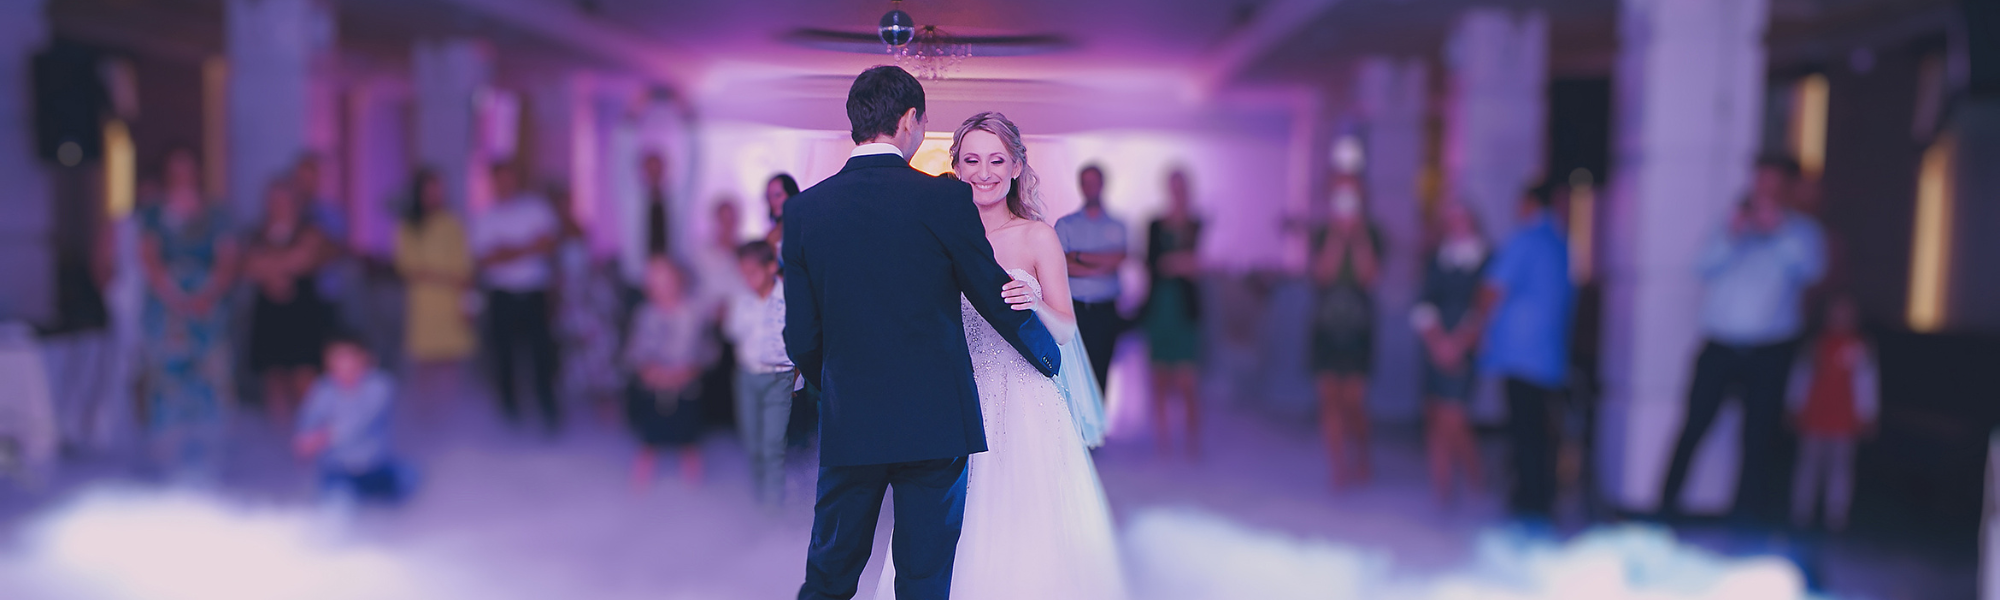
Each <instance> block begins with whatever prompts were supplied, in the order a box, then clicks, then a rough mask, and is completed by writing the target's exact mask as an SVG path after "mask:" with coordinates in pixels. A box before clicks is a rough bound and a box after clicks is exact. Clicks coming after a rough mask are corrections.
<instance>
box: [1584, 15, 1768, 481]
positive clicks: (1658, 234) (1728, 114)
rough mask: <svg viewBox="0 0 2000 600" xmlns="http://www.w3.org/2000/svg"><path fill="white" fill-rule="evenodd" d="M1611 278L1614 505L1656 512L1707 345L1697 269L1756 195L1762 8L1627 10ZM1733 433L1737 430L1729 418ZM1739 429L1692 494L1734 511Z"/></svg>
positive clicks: (1607, 354) (1608, 325) (1703, 467)
mask: <svg viewBox="0 0 2000 600" xmlns="http://www.w3.org/2000/svg"><path fill="white" fill-rule="evenodd" d="M1622 10H1623V12H1622V14H1621V15H1620V38H1621V45H1622V49H1621V54H1620V56H1619V59H1618V65H1617V72H1616V74H1615V83H1614V85H1615V86H1616V87H1615V89H1614V92H1613V93H1614V102H1615V103H1616V108H1615V109H1614V115H1616V116H1615V122H1614V124H1613V129H1614V136H1616V137H1615V138H1614V144H1615V145H1614V151H1613V153H1612V155H1613V161H1614V164H1613V166H1612V168H1611V182H1610V183H1611V186H1610V187H1611V189H1610V203H1609V205H1608V206H1607V207H1606V208H1607V209H1608V214H1607V215H1606V217H1607V218H1606V223H1607V227H1608V229H1609V232H1608V235H1606V236H1604V237H1603V239H1604V241H1605V242H1606V247H1605V251H1606V257H1605V258H1606V259H1607V260H1606V263H1605V265H1604V267H1605V268H1604V270H1603V277H1604V280H1603V281H1604V289H1605V304H1604V311H1605V312H1604V326H1605V329H1604V339H1603V344H1604V347H1603V355H1604V362H1603V373H1602V375H1603V383H1604V405H1603V406H1604V408H1603V410H1602V416H1603V419H1604V420H1603V421H1601V422H1600V427H1601V428H1602V431H1603V435H1601V436H1600V447H1601V448H1603V449H1605V451H1606V453H1607V454H1615V455H1614V456H1608V457H1606V458H1609V459H1610V460H1607V461H1605V462H1606V464H1608V465H1610V467H1609V469H1610V470H1614V471H1618V472H1613V473H1605V474H1604V475H1605V476H1606V477H1605V479H1606V481H1608V482H1610V485H1611V486H1612V487H1613V489H1611V490H1606V491H1607V492H1609V493H1610V497H1611V500H1612V501H1613V502H1614V503H1615V504H1617V505H1618V506H1620V507H1621V508H1624V509H1627V510H1637V511H1648V510H1652V509H1653V508H1655V507H1656V502H1657V500H1658V498H1657V496H1658V495H1659V487H1660V483H1661V479H1662V478H1663V477H1664V475H1665V473H1666V468H1667V462H1668V460H1669V459H1670V458H1671V455H1672V452H1673V444H1674V438H1675V436H1676V434H1677V433H1678V432H1679V431H1680V424H1681V421H1682V418H1683V416H1684V412H1685V411H1684V407H1685V404H1686V393H1687V386H1688V381H1689V379H1690V376H1691V375H1692V371H1693V364H1694V355H1695V352H1696V350H1697V345H1698V344H1699V343H1700V337H1701V333H1700V330H1701V327H1700V314H1699V309H1698V307H1699V305H1700V302H1699V300H1700V294H1701V290H1702V285H1701V281H1700V280H1699V279H1698V278H1697V276H1696V274H1695V259H1696V256H1697V254H1698V250H1699V248H1700V246H1701V243H1702V241H1703V240H1705V239H1707V236H1709V235H1711V234H1713V233H1714V231H1715V230H1716V228H1718V227H1721V226H1723V224H1724V223H1725V221H1726V220H1727V217H1728V213H1729V210H1730V208H1731V207H1732V206H1733V205H1734V203H1735V201H1736V199H1737V198H1740V197H1741V195H1742V194H1743V193H1744V191H1745V190H1747V189H1748V183H1749V180H1750V175H1751V169H1752V166H1753V165H1752V163H1753V162H1754V160H1755V158H1756V152H1757V146H1758V137H1759V136H1758V132H1759V131H1761V129H1760V127H1759V123H1760V118H1761V114H1760V112H1759V110H1758V108H1759V106H1760V105H1761V102H1762V97H1763V88H1764V60H1765V59H1764V46H1763V41H1762V40H1763V36H1764V27H1765V22H1766V19H1767V16H1768V13H1767V11H1768V9H1767V8H1766V3H1765V0H1624V2H1623V7H1622ZM1723 420H1724V421H1727V420H1728V417H1727V416H1725V418H1724V419H1723ZM1736 435H1737V434H1736V433H1735V430H1734V429H1733V428H1732V427H1730V426H1728V424H1727V423H1724V422H1720V421H1719V422H1718V424H1717V427H1716V428H1714V429H1711V431H1710V433H1709V437H1708V442H1709V444H1708V447H1706V448H1705V449H1704V450H1703V452H1702V454H1701V456H1699V457H1698V458H1697V462H1696V464H1695V465H1694V470H1693V472H1691V473H1690V476H1689V486H1688V487H1689V489H1688V490H1686V494H1687V496H1686V498H1687V499H1688V501H1689V504H1688V505H1687V506H1688V508H1689V510H1691V511H1696V512H1700V511H1714V510H1717V509H1726V508H1727V507H1728V503H1729V498H1730V496H1731V494H1732V493H1733V483H1731V482H1732V481H1733V479H1734V477H1733V470H1734V467H1733V465H1734V462H1735V461H1734V459H1733V454H1734V446H1735V445H1736V440H1735V437H1736Z"/></svg>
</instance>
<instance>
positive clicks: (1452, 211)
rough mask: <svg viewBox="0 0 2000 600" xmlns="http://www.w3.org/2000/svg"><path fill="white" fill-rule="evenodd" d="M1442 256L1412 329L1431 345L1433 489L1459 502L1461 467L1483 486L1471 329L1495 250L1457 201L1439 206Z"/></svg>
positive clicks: (1428, 384)
mask: <svg viewBox="0 0 2000 600" xmlns="http://www.w3.org/2000/svg"><path fill="white" fill-rule="evenodd" d="M1437 218H1438V232H1439V234H1440V237H1439V240H1438V246H1437V251H1436V252H1435V253H1434V254H1433V255H1432V256H1431V260H1430V261H1429V263H1428V264H1427V266H1426V267H1425V269H1424V290H1423V297H1422V298H1420V299H1419V300H1418V304H1417V308H1416V310H1415V311H1413V313H1412V314H1411V318H1410V320H1411V324H1412V325H1413V326H1414V327H1415V328H1416V330H1417V333H1418V335H1420V336H1421V337H1422V341H1423V346H1424V350H1425V352H1424V396H1425V399H1426V401H1425V403H1424V428H1425V436H1424V437H1425V445H1426V447H1427V450H1428V451H1429V454H1430V470H1431V486H1432V489H1433V490H1434V491H1435V492H1436V493H1437V498H1438V501H1439V502H1440V503H1447V502H1449V501H1450V500H1451V497H1452V483H1453V478H1452V475H1453V472H1454V470H1456V471H1459V472H1462V473H1464V474H1465V484H1466V487H1467V488H1470V489H1475V490H1476V489H1479V488H1480V487H1481V481H1480V480H1481V477H1480V473H1479V447H1478V445H1477V442H1476V441H1475V440H1474V439H1473V436H1472V424H1471V421H1470V420H1469V419H1468V418H1467V416H1466V403H1467V401H1468V400H1469V399H1470V398H1471V397H1472V389H1473V382H1474V381H1475V379H1474V373H1475V370H1476V369H1475V366H1474V364H1473V362H1474V357H1475V354H1474V352H1473V345H1474V342H1476V340H1473V339H1470V337H1471V334H1470V330H1471V328H1470V327H1466V326H1465V325H1464V323H1465V321H1466V316H1468V315H1470V314H1471V313H1472V309H1473V305H1474V304H1475V303H1476V302H1477V301H1478V296H1479V289H1480V284H1481V282H1482V280H1484V279H1485V277H1486V263H1487V261H1488V259H1489V258H1491V255H1492V253H1491V252H1490V251H1489V249H1488V248H1487V245H1486V242H1485V240H1482V239H1480V237H1479V226H1478V225H1477V224H1476V223H1474V222H1473V219H1472V213H1471V212H1470V211H1468V210H1466V208H1465V207H1464V206H1461V205H1459V204H1458V203H1456V202H1449V201H1447V202H1444V203H1442V204H1440V205H1439V206H1438V214H1437Z"/></svg>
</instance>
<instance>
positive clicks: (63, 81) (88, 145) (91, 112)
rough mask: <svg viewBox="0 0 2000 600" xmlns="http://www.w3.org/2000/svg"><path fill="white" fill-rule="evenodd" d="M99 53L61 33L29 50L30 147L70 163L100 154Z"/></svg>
mask: <svg viewBox="0 0 2000 600" xmlns="http://www.w3.org/2000/svg"><path fill="white" fill-rule="evenodd" d="M101 55H102V53H100V52H99V51H97V50H96V49H94V48H90V47H88V46H84V45H82V44H77V43H74V42H69V41H65V40H61V39H57V40H56V41H55V42H53V43H51V44H50V45H49V48H48V49H47V50H43V51H42V52H41V53H40V54H36V55H35V59H34V85H35V149H36V151H37V152H38V153H40V154H41V155H42V157H43V158H45V159H48V160H51V161H55V162H57V163H58V164H62V165H65V166H72V165H76V164H79V163H81V162H84V161H89V160H94V159H96V158H98V157H100V156H102V155H103V154H104V132H103V129H102V125H103V119H104V116H105V114H106V113H107V112H108V111H109V110H110V107H111V98H110V94H109V93H107V92H106V91H105V86H104V79H103V77H102V76H101V75H100V74H99V72H98V59H99V58H100V57H101Z"/></svg>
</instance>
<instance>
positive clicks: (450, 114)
mask: <svg viewBox="0 0 2000 600" xmlns="http://www.w3.org/2000/svg"><path fill="white" fill-rule="evenodd" d="M410 65H411V67H410V79H411V82H412V83H413V84H414V86H415V90H414V91H415V93H416V121H417V122H416V129H415V131H416V136H417V139H416V149H417V157H416V158H417V164H418V166H425V167H430V168H432V169H436V170H437V172H438V176H439V177H440V178H441V179H443V180H444V189H445V196H446V197H448V198H450V200H451V203H452V205H453V206H457V207H459V208H460V209H465V208H468V207H469V203H468V202H467V198H468V195H469V192H470V190H469V189H468V188H469V187H470V185H469V184H470V183H471V180H472V177H475V176H480V177H482V179H483V176H484V173H483V170H482V171H481V172H475V171H474V170H473V166H474V165H473V162H474V159H475V155H476V154H477V153H478V145H477V143H476V142H477V139H476V137H477V136H476V129H475V127H474V111H473V99H474V97H475V96H476V95H477V94H478V92H479V90H480V89H481V88H483V87H484V86H485V85H486V82H487V80H488V79H490V78H491V77H492V74H493V57H492V53H491V52H490V51H489V50H488V49H487V48H486V46H485V45H484V44H481V43H480V42H478V41H475V40H470V39H452V40H443V41H438V40H420V41H418V42H417V43H416V44H415V45H414V47H413V48H412V49H411V58H410Z"/></svg>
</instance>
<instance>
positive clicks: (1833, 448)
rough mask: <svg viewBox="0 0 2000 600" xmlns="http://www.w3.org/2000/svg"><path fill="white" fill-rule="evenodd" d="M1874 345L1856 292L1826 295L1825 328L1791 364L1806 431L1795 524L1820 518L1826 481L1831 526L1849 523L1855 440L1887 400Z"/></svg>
mask: <svg viewBox="0 0 2000 600" xmlns="http://www.w3.org/2000/svg"><path fill="white" fill-rule="evenodd" d="M1876 373H1877V369H1876V367H1875V351H1874V349H1873V347H1872V345H1871V344H1869V343H1868V340H1867V339H1866V338H1864V337H1863V336H1862V334H1861V317H1860V310H1859V309H1857V308H1856V307H1855V305H1854V299H1853V298H1852V297H1848V296H1834V297H1832V298H1831V299H1830V300H1828V303H1827V309H1826V327H1825V331H1823V332H1822V333H1820V335H1819V336H1818V337H1817V338H1816V339H1814V340H1813V341H1812V343H1810V344H1808V345H1807V346H1806V352H1805V353H1804V354H1802V355H1801V356H1800V357H1799V360H1798V361H1797V363H1796V364H1795V365H1794V366H1793V367H1792V386H1791V393H1790V394H1788V395H1787V398H1786V400H1787V402H1786V405H1787V406H1788V407H1789V408H1790V409H1791V415H1792V426H1793V427H1794V428H1795V429H1797V430H1798V433H1799V463H1798V470H1797V472H1796V473H1795V474H1794V475H1793V479H1792V524H1793V525H1795V526H1797V527H1798V528H1800V529H1805V528H1808V527H1811V526H1812V525H1813V508H1814V506H1815V504H1816V501H1818V500H1820V499H1821V495H1820V492H1821V489H1820V484H1821V482H1822V481H1824V482H1825V485H1826V488H1825V490H1824V491H1825V496H1824V499H1825V502H1826V505H1825V512H1824V513H1823V515H1824V516H1825V520H1826V528H1827V529H1828V530H1830V531H1834V532H1840V531H1845V530H1846V529H1847V509H1848V507H1849V506H1851V505H1852V501H1853V498H1854V446H1855V444H1856V442H1857V441H1859V440H1860V439H1861V438H1862V437H1865V436H1870V435H1873V433H1874V431H1875V415H1876V414H1877V412H1879V408H1880V399H1879V395H1880V388H1879V387H1878V386H1877V384H1876V382H1877V381H1878V378H1877V375H1876Z"/></svg>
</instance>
